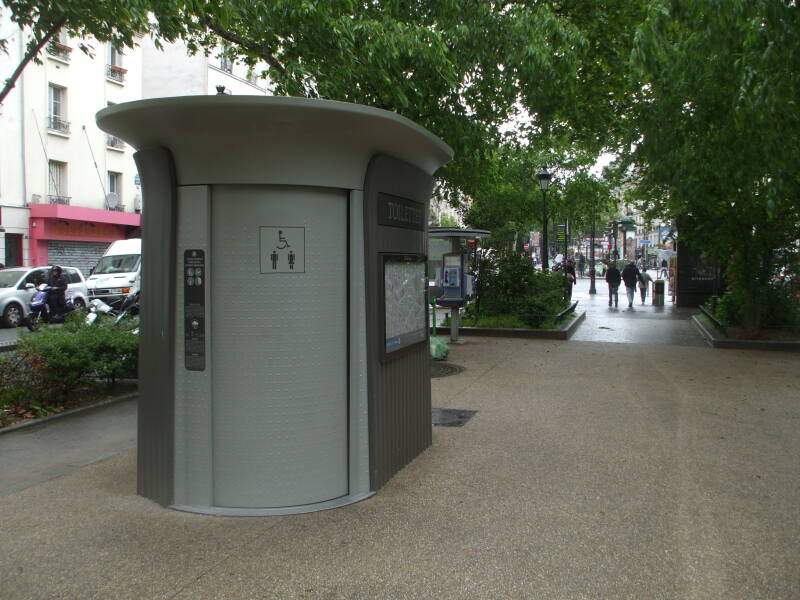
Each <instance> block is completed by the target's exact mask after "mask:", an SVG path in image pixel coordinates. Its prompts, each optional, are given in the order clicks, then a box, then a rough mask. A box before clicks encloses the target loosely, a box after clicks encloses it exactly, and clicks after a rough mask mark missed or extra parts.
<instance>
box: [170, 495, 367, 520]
mask: <svg viewBox="0 0 800 600" xmlns="http://www.w3.org/2000/svg"><path fill="white" fill-rule="evenodd" d="M374 495H375V492H364V493H362V494H354V495H352V496H342V497H341V498H334V499H333V500H326V501H325V502H316V503H314V504H302V505H300V506H282V507H280V508H232V507H225V506H186V505H183V504H173V505H172V506H170V508H173V509H175V510H180V511H183V512H190V513H197V514H201V515H220V516H223V517H277V516H281V515H299V514H303V513H310V512H317V511H320V510H329V509H331V508H339V507H341V506H347V505H348V504H355V503H356V502H361V501H362V500H366V499H367V498H371V497H372V496H374Z"/></svg>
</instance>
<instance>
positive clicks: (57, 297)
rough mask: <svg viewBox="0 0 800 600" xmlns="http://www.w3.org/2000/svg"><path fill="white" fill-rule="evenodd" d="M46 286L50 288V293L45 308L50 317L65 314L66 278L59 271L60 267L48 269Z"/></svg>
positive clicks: (55, 266)
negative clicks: (48, 311)
mask: <svg viewBox="0 0 800 600" xmlns="http://www.w3.org/2000/svg"><path fill="white" fill-rule="evenodd" d="M47 285H49V286H50V292H49V293H48V295H47V308H48V309H49V310H50V316H51V317H54V316H55V315H60V314H61V313H63V312H66V309H67V286H68V285H69V284H68V282H67V278H66V277H65V276H64V273H63V272H62V270H61V267H59V266H58V265H54V266H53V268H52V269H50V277H49V278H48V280H47Z"/></svg>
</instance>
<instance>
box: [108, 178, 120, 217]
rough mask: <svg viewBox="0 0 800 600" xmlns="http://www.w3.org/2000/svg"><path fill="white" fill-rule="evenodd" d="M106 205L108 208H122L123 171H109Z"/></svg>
mask: <svg viewBox="0 0 800 600" xmlns="http://www.w3.org/2000/svg"><path fill="white" fill-rule="evenodd" d="M106 207H107V208H108V210H122V173H115V172H114V171H109V172H108V195H107V196H106Z"/></svg>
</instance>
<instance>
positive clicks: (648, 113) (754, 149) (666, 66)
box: [628, 0, 800, 329]
mask: <svg viewBox="0 0 800 600" xmlns="http://www.w3.org/2000/svg"><path fill="white" fill-rule="evenodd" d="M631 56H632V68H633V70H632V74H633V75H634V89H633V90H632V92H633V93H634V94H635V95H636V98H637V101H636V102H635V104H634V111H633V112H632V113H631V115H630V117H631V118H630V119H629V127H630V132H629V140H630V144H631V147H632V148H633V150H632V151H631V152H630V154H629V156H628V163H629V164H631V165H633V167H634V171H633V180H632V183H635V184H636V185H637V186H638V187H639V188H640V190H641V197H643V198H644V199H645V201H646V203H647V205H648V207H647V208H648V209H649V213H650V214H651V215H654V216H662V217H666V218H670V219H671V218H680V221H679V223H678V230H679V235H681V236H682V237H683V238H684V239H685V240H686V241H687V242H689V243H690V244H691V245H692V246H694V247H695V248H697V249H699V250H701V251H702V252H703V253H704V254H705V255H706V256H709V257H710V258H712V260H715V261H716V262H717V263H719V264H721V265H723V266H724V267H725V272H726V279H727V282H728V285H729V287H730V289H731V291H732V293H733V295H734V297H735V304H736V307H735V310H734V307H733V306H731V313H730V314H731V318H737V319H739V320H740V321H741V322H742V324H743V325H744V326H745V327H747V328H748V329H757V328H758V327H759V326H760V325H761V324H763V323H766V322H768V321H769V320H770V319H771V318H772V317H770V316H769V310H770V309H769V306H770V305H771V302H772V301H771V300H770V298H771V297H772V291H771V290H770V285H771V284H770V280H771V278H772V275H773V273H774V271H775V264H776V260H777V257H778V256H779V251H782V250H786V251H787V252H790V251H791V250H792V249H793V252H794V254H796V252H797V246H796V240H797V239H799V238H800V202H799V201H798V198H800V178H799V177H798V170H797V162H796V156H798V153H800V111H798V110H797V102H798V98H800V11H799V10H798V8H797V6H796V5H795V3H789V2H779V1H776V0H730V2H728V3H727V4H726V6H725V7H724V8H722V7H721V5H720V3H719V2H717V1H715V0H691V1H689V0H661V1H658V2H652V3H651V7H650V11H649V14H648V17H647V19H646V20H645V21H644V22H643V24H642V26H641V27H640V29H639V31H638V32H637V37H636V43H635V46H634V49H633V52H632V55H631ZM727 302H733V300H727ZM734 315H736V316H735V317H734Z"/></svg>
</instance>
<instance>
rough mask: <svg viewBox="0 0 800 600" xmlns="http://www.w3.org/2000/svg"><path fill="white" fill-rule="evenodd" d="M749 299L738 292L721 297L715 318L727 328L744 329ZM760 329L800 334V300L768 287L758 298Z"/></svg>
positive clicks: (784, 290)
mask: <svg viewBox="0 0 800 600" xmlns="http://www.w3.org/2000/svg"><path fill="white" fill-rule="evenodd" d="M748 300H749V299H748V298H746V297H744V294H743V293H742V292H741V291H740V290H731V291H728V292H726V293H724V294H723V295H722V297H721V298H720V299H719V301H718V302H717V305H716V311H715V312H714V316H715V317H717V318H718V319H719V320H720V321H722V322H723V323H724V324H725V325H728V326H746V325H747V310H748ZM758 303H759V306H760V312H761V315H762V317H761V325H762V327H768V328H786V329H790V330H793V331H800V298H798V297H797V296H796V295H795V294H793V293H791V292H790V291H789V290H788V289H786V288H783V287H781V286H775V285H772V286H767V287H765V288H764V289H763V290H762V293H761V294H760V295H759V297H758Z"/></svg>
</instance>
